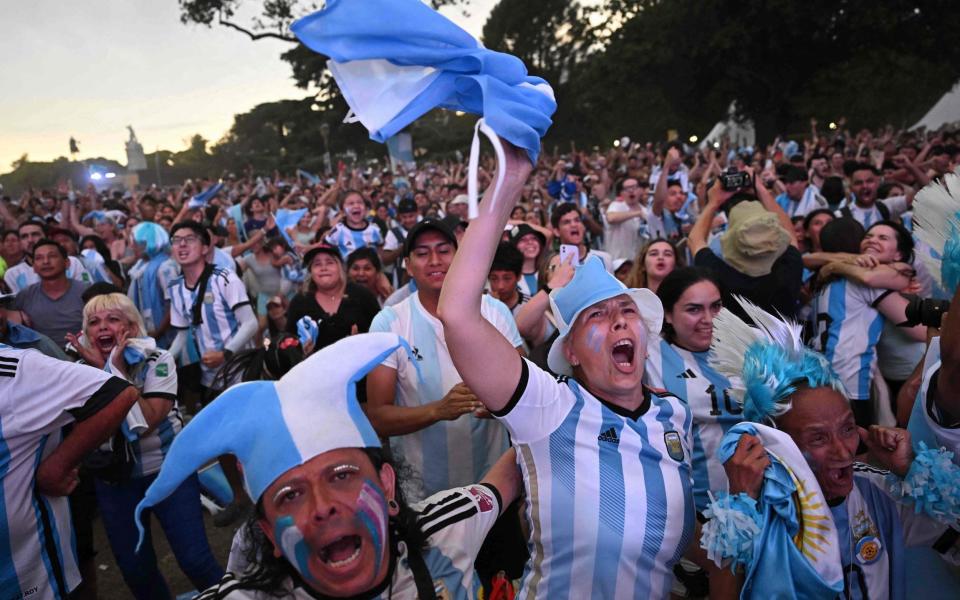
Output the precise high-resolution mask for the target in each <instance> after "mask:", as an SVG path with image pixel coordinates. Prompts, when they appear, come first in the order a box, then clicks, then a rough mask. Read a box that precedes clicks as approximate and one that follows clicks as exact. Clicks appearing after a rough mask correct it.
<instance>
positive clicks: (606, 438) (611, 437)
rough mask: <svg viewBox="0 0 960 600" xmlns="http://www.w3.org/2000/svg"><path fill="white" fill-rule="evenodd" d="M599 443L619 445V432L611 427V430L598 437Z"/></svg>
mask: <svg viewBox="0 0 960 600" xmlns="http://www.w3.org/2000/svg"><path fill="white" fill-rule="evenodd" d="M597 441H600V442H610V443H611V444H619V443H620V438H619V437H618V436H617V430H616V429H614V428H613V427H611V428H610V429H608V430H606V431H604V432H603V433H601V434H600V435H598V436H597Z"/></svg>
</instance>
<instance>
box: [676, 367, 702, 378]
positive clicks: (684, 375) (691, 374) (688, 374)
mask: <svg viewBox="0 0 960 600" xmlns="http://www.w3.org/2000/svg"><path fill="white" fill-rule="evenodd" d="M677 378H678V379H696V378H697V374H696V373H694V372H693V369H687V370H686V371H684V372H683V373H680V374H679V375H677Z"/></svg>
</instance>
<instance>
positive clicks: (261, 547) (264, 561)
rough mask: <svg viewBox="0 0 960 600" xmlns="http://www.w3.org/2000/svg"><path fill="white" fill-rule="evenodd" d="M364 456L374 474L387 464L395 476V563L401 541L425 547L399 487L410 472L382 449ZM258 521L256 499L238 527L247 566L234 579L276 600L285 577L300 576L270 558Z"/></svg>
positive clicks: (269, 545) (283, 560) (283, 589)
mask: <svg viewBox="0 0 960 600" xmlns="http://www.w3.org/2000/svg"><path fill="white" fill-rule="evenodd" d="M364 453H365V454H366V455H367V456H368V457H369V458H370V461H371V462H372V463H373V466H374V468H375V469H376V470H377V471H379V470H380V468H381V467H382V466H383V465H385V464H388V465H390V466H392V467H393V470H394V471H396V473H397V485H396V493H395V495H394V500H396V502H397V504H399V505H400V512H399V514H397V516H396V517H390V543H391V548H390V552H391V555H392V556H391V560H395V557H396V556H397V554H398V549H397V545H398V544H399V543H400V542H401V541H402V542H404V543H405V544H407V546H408V547H412V548H421V549H422V548H424V547H426V542H427V538H426V536H424V535H423V530H421V529H420V525H419V524H418V523H417V513H416V512H414V511H413V510H412V509H411V508H410V507H409V506H408V505H407V503H406V501H405V500H404V497H403V486H402V485H401V484H400V482H401V481H402V480H403V479H405V478H406V476H407V475H408V473H410V469H409V468H408V467H406V466H405V465H403V464H402V463H398V462H397V461H396V460H395V459H392V458H391V457H390V456H389V452H388V451H387V450H385V449H380V448H365V449H364ZM262 518H264V512H263V501H262V500H260V501H257V507H256V512H255V513H254V514H253V515H252V516H251V517H250V518H249V519H247V520H246V522H245V523H244V524H243V526H242V527H243V529H244V532H243V534H244V537H245V538H246V541H247V545H246V546H245V547H244V549H243V558H244V560H246V562H247V564H248V565H250V567H249V568H248V570H247V571H246V572H244V573H243V574H238V577H239V578H240V582H241V587H242V588H243V589H247V590H257V591H260V592H264V593H265V594H269V595H271V596H275V597H278V598H280V597H283V596H286V595H287V594H288V590H287V589H286V587H285V586H284V582H285V581H286V580H287V578H290V577H292V578H294V580H298V579H299V578H300V574H299V573H298V572H297V570H296V569H294V568H293V566H292V565H291V564H290V563H289V562H288V561H287V559H286V558H285V557H283V556H281V557H280V558H277V557H276V556H274V553H273V551H274V546H273V544H272V543H271V542H270V538H268V537H267V534H266V533H264V532H263V528H262V527H260V523H259V520H260V519H262Z"/></svg>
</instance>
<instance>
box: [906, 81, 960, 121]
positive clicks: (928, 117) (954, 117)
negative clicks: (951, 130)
mask: <svg viewBox="0 0 960 600" xmlns="http://www.w3.org/2000/svg"><path fill="white" fill-rule="evenodd" d="M958 121H960V82H957V83H956V84H954V86H953V88H952V89H951V90H950V91H948V92H947V93H946V94H944V95H943V97H941V98H940V100H938V101H937V103H936V104H934V105H933V108H931V109H930V110H928V111H927V114H925V115H923V118H922V119H920V120H919V121H917V123H916V125H914V126H913V127H911V128H910V129H917V128H919V127H926V128H927V130H932V129H939V128H940V127H941V126H942V125H949V124H953V123H956V122H958Z"/></svg>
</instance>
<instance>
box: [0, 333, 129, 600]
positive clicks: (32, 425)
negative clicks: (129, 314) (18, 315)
mask: <svg viewBox="0 0 960 600" xmlns="http://www.w3.org/2000/svg"><path fill="white" fill-rule="evenodd" d="M128 386H129V384H128V383H127V382H125V381H123V380H122V379H119V378H117V377H112V376H111V375H110V374H108V373H106V372H104V371H101V370H99V369H94V368H92V367H87V366H85V365H78V364H73V363H70V362H66V361H61V360H57V359H54V358H49V357H47V356H44V355H43V354H41V353H40V352H37V351H35V350H15V349H13V348H10V347H9V346H4V345H2V344H0V506H2V509H3V510H2V512H0V557H2V558H3V564H2V568H0V590H2V591H3V597H4V598H29V599H30V600H54V599H60V598H65V597H66V596H67V594H68V593H69V592H70V591H71V590H73V588H75V587H76V586H77V585H78V584H79V583H80V572H79V570H78V569H77V562H76V553H75V552H74V550H73V545H74V534H73V521H72V519H71V517H70V506H69V503H68V501H67V498H66V497H50V496H43V495H40V494H39V493H37V492H36V490H35V488H34V483H35V481H34V479H35V476H36V472H37V466H38V465H39V464H40V463H41V462H42V461H43V459H45V458H46V457H48V456H49V455H50V454H52V453H53V451H54V450H55V449H56V448H57V446H58V445H59V444H60V441H61V437H62V436H61V429H62V428H63V426H65V425H68V424H69V423H72V422H74V421H83V420H84V419H87V418H89V417H91V416H93V415H94V414H96V413H97V412H98V411H99V410H101V409H102V408H103V407H105V406H106V405H108V404H109V403H110V402H111V401H112V400H113V399H114V398H115V397H116V396H117V395H118V394H120V393H121V392H122V391H123V390H125V389H126V388H127V387H128Z"/></svg>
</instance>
